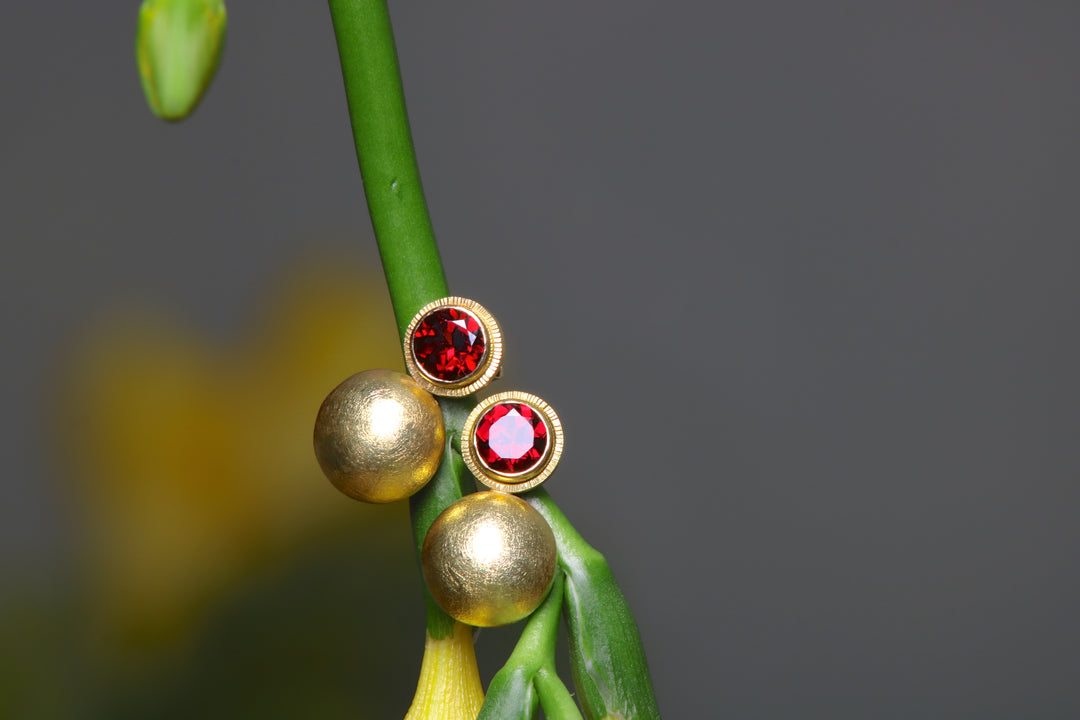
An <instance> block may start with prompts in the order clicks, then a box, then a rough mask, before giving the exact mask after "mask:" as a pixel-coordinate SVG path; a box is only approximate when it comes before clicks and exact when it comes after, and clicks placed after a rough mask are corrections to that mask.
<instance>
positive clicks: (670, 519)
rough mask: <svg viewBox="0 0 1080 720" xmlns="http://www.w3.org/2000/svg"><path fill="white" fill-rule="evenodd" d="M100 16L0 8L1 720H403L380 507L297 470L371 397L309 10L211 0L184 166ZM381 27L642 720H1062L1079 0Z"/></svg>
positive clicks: (1069, 703) (1067, 663) (356, 201)
mask: <svg viewBox="0 0 1080 720" xmlns="http://www.w3.org/2000/svg"><path fill="white" fill-rule="evenodd" d="M137 5H138V3H137V2H135V1H134V0H133V1H132V2H112V3H100V2H99V3H68V4H67V5H66V6H64V7H58V6H57V5H56V4H55V3H7V4H5V5H4V6H3V8H2V9H0V87H2V88H3V100H2V101H0V130H2V132H0V168H2V169H0V184H2V185H0V197H2V198H3V201H2V211H0V242H2V243H3V248H4V253H3V262H0V279H2V287H3V291H4V298H5V302H4V304H3V309H2V311H0V312H2V313H3V329H4V338H5V341H4V344H3V345H4V351H3V385H2V392H3V395H2V400H3V402H2V403H0V423H2V432H0V448H2V453H3V455H2V459H3V465H2V467H3V476H2V479H0V716H2V717H11V718H127V717H131V718H135V717H138V718H189V717H193V716H195V715H198V716H200V717H230V718H236V717H258V718H286V717H289V718H295V717H305V718H313V719H314V718H318V719H320V720H323V719H325V720H329V719H331V718H352V719H355V718H361V717H364V718H366V717H371V718H393V717H401V716H404V713H405V710H406V708H407V706H408V703H409V700H410V698H411V695H412V689H413V687H414V683H415V679H416V676H417V673H418V669H419V663H420V655H421V650H422V643H423V609H422V603H421V601H420V585H419V582H420V580H419V574H418V573H417V572H416V566H415V560H414V559H413V555H412V548H411V545H410V541H409V530H408V522H407V518H406V516H407V513H406V509H405V508H404V507H403V506H391V507H366V506H361V505H360V504H358V503H355V502H352V501H350V500H348V499H346V498H345V497H344V496H342V495H339V494H338V493H336V491H334V490H333V488H332V487H331V486H330V484H329V483H328V482H327V481H326V480H325V479H323V478H322V477H321V474H320V473H319V471H318V468H317V466H316V464H315V461H314V458H313V455H312V453H311V440H310V436H311V427H312V423H313V419H314V417H315V412H316V410H317V408H318V406H319V403H320V402H321V400H322V398H323V396H324V395H325V394H326V393H327V392H328V391H329V390H330V389H331V388H332V387H333V386H334V385H336V384H337V382H339V381H340V380H341V379H343V378H344V377H346V376H347V375H349V374H351V373H353V372H355V371H357V370H360V369H364V368H368V367H375V366H389V367H398V366H399V364H400V360H399V359H398V355H397V352H398V351H397V346H396V340H395V334H394V328H393V324H392V318H391V314H390V309H389V305H388V301H387V299H386V291H385V288H384V286H383V284H382V280H381V277H380V270H379V266H378V258H377V256H376V254H375V252H374V241H373V238H372V236H371V230H370V226H369V223H368V220H367V216H366V208H365V205H364V201H363V195H362V186H361V182H360V177H359V173H358V171H357V167H356V160H355V156H354V151H353V148H352V144H351V136H350V130H349V124H348V116H347V113H346V109H345V102H344V95H343V91H342V86H341V78H340V70H339V67H338V65H337V62H338V61H337V54H336V48H335V45H334V40H333V34H332V29H331V25H330V19H329V14H328V11H327V9H326V6H325V3H321V2H311V3H297V2H286V1H285V0H261V1H260V2H254V1H253V0H232V1H231V2H229V3H228V7H229V12H230V18H229V24H230V29H229V37H228V43H227V47H226V51H225V56H224V59H223V63H222V66H221V68H220V71H219V73H218V76H217V79H216V80H215V82H214V84H213V85H212V86H211V88H210V91H209V93H208V94H207V96H206V97H205V98H204V100H203V104H202V106H201V107H200V108H199V109H198V110H197V111H196V113H195V115H194V116H193V117H192V118H190V119H189V120H188V121H186V122H185V123H183V124H181V125H176V126H168V125H165V124H163V123H161V122H160V121H158V120H156V119H155V118H153V117H152V116H151V114H150V112H149V110H148V109H147V108H146V107H145V104H144V101H143V97H142V91H141V88H140V86H139V80H138V77H137V74H136V70H135V63H134V57H133V43H134V30H135V19H136V11H137ZM391 11H392V15H393V20H394V22H395V27H396V33H397V37H398V50H399V54H400V57H401V63H402V68H403V73H404V80H405V86H406V93H407V95H408V100H409V103H410V111H411V115H412V122H413V132H414V136H415V140H416V143H417V150H418V153H419V158H420V165H421V169H422V172H423V175H424V181H425V187H426V190H427V194H428V199H429V202H430V205H431V210H432V215H433V219H434V223H435V227H436V231H437V233H438V234H439V237H440V243H441V247H442V254H443V259H444V262H445V265H446V270H447V275H448V279H449V282H450V287H451V290H452V292H454V293H455V294H459V295H464V296H468V297H472V298H475V299H476V300H478V301H480V302H482V303H484V304H485V305H486V306H487V307H488V308H490V309H491V310H492V311H493V312H494V314H495V315H496V316H497V317H498V318H499V320H500V323H501V325H502V328H503V331H504V334H505V337H506V348H507V360H506V366H505V367H506V369H505V375H504V379H503V380H502V381H501V383H500V388H501V389H507V388H520V389H523V390H527V391H530V392H534V393H537V394H539V395H540V396H542V397H544V398H545V399H546V400H548V401H549V402H550V403H551V404H552V405H553V406H554V407H555V408H556V409H557V410H558V412H559V414H560V416H561V418H562V420H563V423H564V426H565V428H566V432H567V449H566V454H565V457H564V459H563V461H562V463H561V465H560V468H559V472H558V473H557V474H556V475H555V476H554V477H552V478H551V480H549V482H548V484H547V487H548V488H549V489H550V491H551V492H552V494H553V495H554V496H555V497H556V498H557V499H558V501H559V502H560V504H561V505H562V507H563V509H564V510H565V512H566V513H567V515H568V516H569V517H570V518H571V520H572V521H574V523H575V524H576V525H577V526H578V528H579V529H580V530H581V532H582V533H583V534H584V535H585V536H586V537H587V538H588V539H589V540H590V541H591V542H592V543H593V544H594V545H595V546H596V547H598V548H599V549H600V550H601V551H603V552H605V554H606V555H607V556H608V558H609V560H610V561H611V563H612V565H613V567H614V570H615V573H616V576H617V577H618V578H619V580H620V582H621V584H622V586H623V589H624V591H625V592H626V594H627V596H628V598H629V600H630V603H631V606H632V607H633V608H634V610H635V612H636V614H637V617H638V619H639V623H640V625H641V630H642V635H643V637H644V641H645V644H646V648H647V651H648V653H649V658H650V663H651V668H652V672H653V676H654V680H655V684H656V689H657V694H658V698H659V702H660V706H661V709H662V710H663V712H664V714H665V716H666V717H668V718H681V717H701V718H712V717H715V718H729V717H730V718H790V717H796V716H798V717H804V718H817V717H821V718H830V720H839V719H841V718H866V717H873V718H901V717H903V718H908V717H913V716H917V717H934V718H967V717H970V718H1011V719H1016V718H1075V717H1078V716H1080V619H1078V612H1077V611H1078V607H1080V605H1078V603H1080V553H1078V551H1080V523H1078V522H1077V518H1078V511H1080V443H1078V442H1077V434H1078V430H1080V420H1078V417H1077V407H1078V401H1080V377H1078V373H1077V368H1078V367H1080V344H1078V342H1077V331H1078V324H1077V312H1078V310H1080V284H1078V280H1080V263H1078V261H1080V251H1078V248H1077V241H1078V238H1080V217H1078V213H1080V210H1078V208H1080V202H1078V196H1080V133H1078V128H1080V34H1078V27H1080V6H1078V5H1076V4H1075V3H1023V4H1020V3H997V2H983V3H948V4H942V3H930V2H925V3H924V2H910V3H893V4H890V5H889V6H887V7H883V6H881V5H879V4H875V5H874V6H873V7H871V6H869V5H867V4H864V3H832V2H826V3H797V2H780V3H767V4H766V3H719V4H717V3H712V4H692V3H659V2H637V1H630V2H621V3H618V4H614V3H605V4H595V3H594V4H590V3H574V2H555V3H544V4H542V5H536V6H533V5H528V4H520V3H471V4H470V3H466V4H464V5H462V4H437V3H436V4H432V3H410V2H396V3H393V7H392V8H391ZM517 631H518V630H517V628H509V629H506V630H502V631H498V632H491V633H488V632H485V633H483V634H482V635H481V638H480V640H479V646H478V652H479V655H480V659H481V667H482V673H483V674H484V676H485V680H486V679H487V678H490V675H491V674H492V673H493V672H494V670H495V669H496V668H497V667H498V666H499V665H500V664H501V663H502V661H503V660H504V659H505V656H506V653H507V651H508V648H509V647H510V646H511V645H512V643H513V641H514V637H515V636H516V633H517Z"/></svg>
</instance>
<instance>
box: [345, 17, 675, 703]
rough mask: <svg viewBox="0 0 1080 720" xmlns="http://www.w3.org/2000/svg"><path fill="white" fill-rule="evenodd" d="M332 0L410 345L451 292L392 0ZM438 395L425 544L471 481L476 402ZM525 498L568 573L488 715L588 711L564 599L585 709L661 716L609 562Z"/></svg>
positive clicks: (390, 275)
mask: <svg viewBox="0 0 1080 720" xmlns="http://www.w3.org/2000/svg"><path fill="white" fill-rule="evenodd" d="M329 3H330V15H331V18H332V19H333V23H334V33H335V35H336V37H337V43H338V52H339V53H340V55H341V70H342V75H343V76H344V80H345V94H346V96H347V99H348V105H349V115H350V117H351V118H352V127H353V137H354V140H355V142H356V156H357V159H358V160H359V162H360V173H361V175H362V177H363V180H364V194H365V195H366V196H367V203H368V210H369V211H370V214H371V223H372V226H373V228H374V230H375V237H376V240H377V241H378V244H379V253H380V255H381V257H382V263H383V271H384V273H385V274H386V281H387V285H388V286H389V290H390V299H391V302H392V303H393V306H394V315H395V317H396V318H397V324H398V331H399V333H400V335H401V340H402V343H404V335H405V330H406V328H407V326H408V324H409V322H410V321H411V320H412V318H413V316H414V315H415V314H416V313H417V311H419V309H420V308H421V307H423V306H424V305H426V304H428V303H429V302H431V301H433V300H437V299H439V298H441V297H446V296H448V295H449V294H450V292H449V289H448V288H447V285H446V278H445V276H444V274H443V269H442V263H441V261H440V260H439V251H438V248H437V247H436V245H435V234H434V232H433V230H432V227H431V218H430V217H429V215H428V210H427V204H426V202H425V200H424V191H423V187H422V186H421V183H420V171H419V168H418V167H417V163H416V154H415V151H414V150H413V143H412V136H411V133H410V131H409V118H408V115H407V113H406V110H405V96H404V93H403V92H402V87H401V73H400V70H399V68H398V61H397V50H396V48H395V45H394V35H393V30H392V28H391V26H390V15H389V12H388V10H387V7H386V2H385V0H329ZM439 403H440V406H441V407H442V411H443V417H444V419H445V423H446V437H447V444H446V448H445V452H444V453H443V461H442V464H441V466H440V467H439V470H438V472H437V473H436V475H435V477H434V478H433V479H432V481H431V482H429V483H428V484H427V486H426V487H424V488H423V489H422V490H421V491H420V492H418V493H417V494H416V495H414V496H413V497H412V499H411V500H410V509H411V512H412V522H413V533H414V538H415V540H416V545H417V550H418V552H419V550H420V548H421V546H422V544H423V541H424V537H425V536H426V534H427V531H428V528H430V526H431V523H432V522H433V521H434V520H435V518H436V517H437V516H438V515H439V513H441V512H442V511H443V510H444V509H445V508H446V507H447V506H449V505H450V504H451V503H453V502H454V501H456V500H457V499H458V498H460V497H461V496H462V495H463V494H465V493H468V492H471V490H472V489H473V488H474V483H473V481H472V478H471V477H470V476H469V473H468V471H467V470H466V469H465V468H464V463H463V462H462V459H461V455H460V450H459V447H460V437H461V426H462V423H463V421H464V419H465V417H466V415H467V414H468V412H469V411H470V410H471V408H472V407H474V406H475V405H476V400H475V398H473V397H468V398H461V399H457V400H454V399H446V398H443V399H441V400H440V401H439ZM527 499H528V500H529V502H530V503H532V505H533V507H535V508H536V509H537V510H539V511H540V513H541V514H542V515H543V516H544V517H545V518H546V519H547V521H548V523H549V524H550V525H551V528H552V530H553V531H554V533H555V538H556V544H557V545H558V551H559V564H560V568H561V570H560V572H559V573H558V579H557V581H556V585H555V586H554V587H553V589H552V592H551V596H550V597H549V598H548V599H547V600H546V601H545V602H544V604H543V605H541V607H540V608H539V609H538V610H537V611H536V612H534V613H533V615H532V617H530V619H529V621H528V623H527V624H526V627H525V631H524V632H523V634H522V638H521V641H520V642H519V644H518V647H517V648H516V649H515V651H514V653H513V654H512V655H511V658H510V660H509V662H508V663H507V665H506V667H504V668H503V670H501V671H500V672H499V673H498V674H497V675H496V676H495V679H494V680H493V681H492V684H491V687H490V688H489V693H488V700H487V701H485V704H484V709H483V710H482V711H481V717H484V718H487V717H492V718H495V717H498V718H507V719H509V718H532V717H533V716H534V714H535V709H536V705H537V702H538V701H539V703H540V704H542V706H543V708H544V710H545V712H546V713H547V714H548V716H549V717H551V718H552V719H553V720H578V719H579V718H580V717H581V713H580V711H579V710H578V708H577V706H576V705H575V704H574V700H573V698H572V697H571V695H570V693H569V692H568V691H567V689H566V687H565V686H564V685H563V684H562V681H561V680H560V679H559V677H558V675H557V674H556V672H555V666H554V642H555V640H554V638H555V630H556V628H557V626H558V614H559V613H558V611H559V607H560V605H561V606H562V607H563V609H564V610H565V613H566V617H567V621H568V629H569V638H570V651H571V653H570V654H571V663H572V665H573V669H574V683H575V685H576V686H577V688H578V697H579V699H580V700H581V703H582V707H583V709H584V711H585V716H586V717H587V718H588V719H589V720H599V719H600V718H615V717H619V718H630V719H632V720H658V718H659V711H658V710H657V707H656V699H655V697H654V694H653V690H652V686H651V684H650V682H649V675H648V668H647V666H646V664H645V654H644V650H643V648H642V647H641V638H640V637H639V635H638V630H637V625H636V623H635V622H634V619H633V616H632V615H631V614H630V609H629V607H628V606H627V604H626V600H625V598H623V595H622V592H621V591H620V590H619V587H618V584H617V583H616V582H615V578H614V576H613V575H612V574H611V570H610V568H609V567H608V566H607V563H606V561H605V560H604V558H603V556H602V555H600V554H599V553H598V552H596V551H595V550H593V549H592V548H591V547H590V546H589V545H588V544H587V543H586V542H585V541H584V540H583V539H582V538H581V536H580V535H579V534H578V533H577V531H576V530H574V528H573V526H571V525H570V523H569V521H568V520H567V519H566V517H565V516H564V515H563V514H562V512H561V511H559V509H558V507H557V506H556V505H555V503H554V502H553V501H552V500H551V498H550V496H548V494H547V493H546V492H544V491H543V490H536V491H534V492H532V493H529V496H527ZM564 577H565V580H564ZM424 594H425V597H426V600H427V608H428V611H427V632H428V635H429V636H431V637H432V638H436V639H440V638H446V637H450V636H451V635H452V634H453V631H454V620H453V619H452V618H451V617H449V616H448V615H447V614H446V613H444V612H443V611H442V610H441V609H440V608H439V607H438V605H436V604H435V602H434V600H433V599H432V598H431V595H430V594H429V593H428V592H427V589H426V588H425V590H424Z"/></svg>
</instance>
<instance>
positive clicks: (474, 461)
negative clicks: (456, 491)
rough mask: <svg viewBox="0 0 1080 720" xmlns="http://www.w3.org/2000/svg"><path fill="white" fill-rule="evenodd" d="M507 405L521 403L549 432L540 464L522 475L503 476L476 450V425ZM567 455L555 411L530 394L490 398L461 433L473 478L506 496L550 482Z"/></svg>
mask: <svg viewBox="0 0 1080 720" xmlns="http://www.w3.org/2000/svg"><path fill="white" fill-rule="evenodd" d="M504 402H517V403H521V404H523V405H528V406H529V407H531V408H532V409H533V410H536V411H537V413H538V414H539V416H540V419H541V422H543V423H544V426H545V428H546V429H547V436H548V444H547V447H546V448H545V450H544V455H543V457H542V458H541V459H540V461H539V462H538V463H537V464H536V465H535V466H534V467H532V468H530V469H528V470H525V471H523V472H520V473H503V472H499V471H497V470H494V469H492V468H491V467H489V466H488V465H487V463H485V462H484V461H483V460H482V459H481V458H480V451H479V449H478V448H477V446H476V425H477V423H479V422H480V418H481V417H483V415H484V413H485V412H487V411H488V410H489V409H491V408H492V407H494V406H495V405H498V404H500V403H504ZM562 453H563V429H562V423H561V422H560V421H559V416H558V415H556V414H555V410H554V409H553V408H552V407H551V406H550V405H548V404H547V403H546V402H544V401H543V400H542V399H540V398H539V397H537V396H536V395H533V394H531V393H527V392H520V391H516V390H515V391H510V392H502V393H497V394H495V395H492V396H490V397H488V398H486V399H485V400H484V401H483V402H481V403H480V404H479V405H477V406H476V407H475V408H473V410H472V412H470V413H469V416H468V417H467V418H466V419H465V424H464V425H463V426H462V432H461V456H462V457H463V458H464V459H465V465H466V466H467V467H468V468H469V470H470V471H472V474H473V475H475V476H476V478H477V479H478V480H479V481H480V482H482V483H483V484H484V485H487V486H488V487H489V488H491V489H492V490H497V491H498V492H505V493H513V494H516V493H523V492H526V491H527V490H532V489H533V488H535V487H537V486H538V485H540V483H542V482H544V481H545V480H547V479H548V477H549V476H550V475H551V473H552V472H554V470H555V466H556V465H558V464H559V459H560V458H561V457H562Z"/></svg>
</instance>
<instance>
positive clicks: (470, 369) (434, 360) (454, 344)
mask: <svg viewBox="0 0 1080 720" xmlns="http://www.w3.org/2000/svg"><path fill="white" fill-rule="evenodd" d="M485 347H486V343H485V342H484V330H483V328H482V327H481V326H480V321H479V320H477V319H476V316H475V315H473V314H472V313H470V312H469V311H467V310H463V309H461V308H455V307H449V308H440V309H438V310H433V311H431V312H429V313H428V314H427V315H425V316H424V319H423V320H421V321H420V323H419V324H418V325H417V326H416V330H415V331H413V337H412V352H413V357H414V358H416V363H417V365H419V366H420V368H421V369H422V370H423V371H424V373H425V374H426V375H427V376H428V377H430V378H432V379H433V380H435V381H438V382H458V381H459V380H462V379H463V378H466V377H468V376H469V375H472V374H473V373H474V372H476V370H477V368H479V367H481V365H482V363H483V359H484V350H485Z"/></svg>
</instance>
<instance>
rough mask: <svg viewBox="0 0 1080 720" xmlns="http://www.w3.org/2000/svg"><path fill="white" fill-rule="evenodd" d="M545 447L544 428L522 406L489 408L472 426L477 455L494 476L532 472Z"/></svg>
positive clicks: (531, 411) (537, 417)
mask: <svg viewBox="0 0 1080 720" xmlns="http://www.w3.org/2000/svg"><path fill="white" fill-rule="evenodd" d="M547 444H548V432H547V425H545V424H544V421H543V419H541V416H540V413H539V412H538V411H537V410H535V409H534V408H532V407H529V406H528V405H525V404H524V403H518V402H504V403H498V404H496V405H493V406H492V407H491V408H490V409H488V411H487V412H486V413H484V415H483V417H481V418H480V422H478V423H477V424H476V449H477V453H478V454H479V455H480V459H481V460H482V461H483V462H484V464H485V465H487V466H488V467H489V468H491V469H492V470H494V471H495V472H497V473H502V474H505V475H519V474H521V473H526V472H528V471H530V470H532V469H534V468H535V467H536V466H537V465H538V464H539V463H540V461H541V460H543V459H544V453H545V452H546V450H547Z"/></svg>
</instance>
